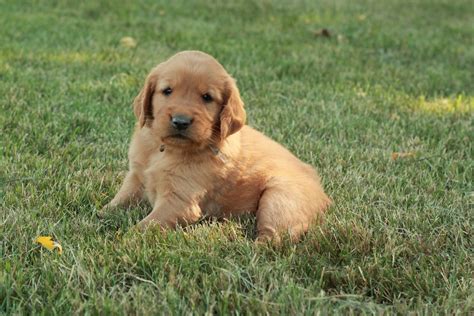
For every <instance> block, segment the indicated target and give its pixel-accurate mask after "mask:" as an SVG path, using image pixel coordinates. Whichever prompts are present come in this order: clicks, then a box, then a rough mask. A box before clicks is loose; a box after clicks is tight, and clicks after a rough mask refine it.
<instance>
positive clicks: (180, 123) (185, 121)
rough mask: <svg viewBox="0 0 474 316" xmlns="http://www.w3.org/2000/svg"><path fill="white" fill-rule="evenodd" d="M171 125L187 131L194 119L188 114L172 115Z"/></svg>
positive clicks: (181, 130) (178, 129)
mask: <svg viewBox="0 0 474 316" xmlns="http://www.w3.org/2000/svg"><path fill="white" fill-rule="evenodd" d="M170 121H171V126H172V127H173V128H174V129H175V130H177V131H180V132H183V131H185V130H186V129H188V127H189V126H190V125H191V124H192V123H193V119H192V118H191V117H189V116H187V115H183V114H176V115H173V116H172V117H171V120H170Z"/></svg>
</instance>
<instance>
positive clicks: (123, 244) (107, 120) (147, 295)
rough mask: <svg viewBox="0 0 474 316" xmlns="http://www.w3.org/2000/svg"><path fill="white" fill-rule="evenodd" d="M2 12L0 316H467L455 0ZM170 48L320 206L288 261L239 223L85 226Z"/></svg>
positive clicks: (111, 189) (461, 62) (465, 194)
mask: <svg viewBox="0 0 474 316" xmlns="http://www.w3.org/2000/svg"><path fill="white" fill-rule="evenodd" d="M80 3H82V4H80ZM0 7H1V10H0V38H1V45H0V132H1V138H0V140H1V143H0V145H1V146H0V148H1V160H0V187H1V190H0V236H1V243H0V256H1V261H0V314H2V313H6V314H15V313H18V314H24V313H33V314H37V313H42V312H43V313H45V314H60V315H67V314H71V313H81V314H82V313H88V314H98V313H106V314H108V313H113V314H145V313H158V312H165V313H185V312H192V311H195V312H198V313H204V312H206V311H208V312H210V313H219V314H221V313H223V314H226V313H229V312H235V313H236V312H237V311H240V313H244V314H246V313H271V314H274V313H282V314H286V313H292V314H300V313H305V314H314V313H316V311H317V310H320V311H323V313H324V312H326V313H327V312H331V311H332V312H338V313H347V312H351V311H355V312H362V313H382V312H398V313H401V314H404V313H407V312H409V311H417V312H421V313H432V312H441V313H446V312H447V313H455V312H456V313H460V314H468V313H472V312H473V311H474V283H473V271H474V259H473V258H474V251H473V249H474V240H473V236H474V215H473V213H474V212H473V208H472V205H473V197H474V194H473V191H474V189H473V178H474V174H473V166H474V162H473V156H474V150H473V149H474V146H473V116H474V115H473V114H474V41H473V38H474V20H473V16H474V6H473V5H472V1H471V0H457V1H454V0H453V1H444V0H436V1H429V0H416V1H414V0H410V1H408V0H406V1H398V0H397V1H392V0H383V1H375V0H373V1H350V0H346V1H332V0H324V1H319V0H318V1H275V2H273V1H240V0H239V1H228V2H222V3H221V4H217V5H216V4H214V1H198V2H194V1H193V2H191V1H184V0H180V1H173V2H172V3H167V2H163V3H158V2H156V1H151V0H150V1H140V2H135V1H129V2H127V4H125V1H121V2H120V3H119V1H87V2H80V1H32V2H31V3H30V2H26V1H5V0H0ZM321 28H328V29H329V30H330V32H331V36H330V37H329V38H326V37H322V36H316V35H315V31H317V30H318V29H321ZM126 36H130V37H132V38H134V39H135V40H136V43H137V45H136V46H135V47H129V46H127V45H123V44H121V39H122V38H123V37H126ZM185 49H198V50H203V51H205V52H208V53H210V54H212V55H214V56H215V57H216V58H217V59H218V60H219V61H221V63H222V64H223V65H224V66H225V67H226V68H227V69H228V71H229V72H230V73H231V74H232V75H233V76H234V77H235V78H236V79H237V80H238V84H239V87H240V90H241V94H242V97H243V99H244V102H245V103H246V107H247V113H248V117H249V122H248V123H249V124H250V125H252V126H254V127H256V128H257V129H259V130H261V131H263V132H264V133H266V134H267V135H269V136H271V137H272V138H273V139H275V140H277V141H279V142H280V143H282V144H284V145H285V146H286V147H288V148H289V149H291V150H292V151H293V152H294V153H295V154H297V156H299V157H300V158H301V159H302V160H304V161H306V162H308V163H310V164H312V165H314V166H315V167H316V168H317V169H318V170H319V172H320V174H321V177H322V179H323V183H324V186H325V188H326V190H327V192H328V193H329V195H330V196H331V197H332V198H333V200H334V202H335V203H334V205H333V206H332V207H331V208H330V209H329V211H328V213H327V217H326V221H325V223H324V224H322V225H321V226H319V227H315V228H314V229H313V230H312V231H310V232H309V233H308V234H307V235H306V237H305V238H304V239H303V240H302V241H301V242H300V243H298V244H293V245H292V244H290V243H284V244H283V245H282V246H281V247H279V248H276V247H271V246H269V245H268V246H265V245H255V244H254V242H253V239H254V237H255V232H254V224H255V223H254V221H253V219H252V218H251V217H249V218H243V219H241V220H233V221H228V222H215V221H205V222H201V223H199V224H197V225H194V226H192V227H190V228H188V229H184V230H180V231H176V232H169V233H163V234H162V233H159V232H157V231H149V232H147V233H146V234H140V233H136V232H131V231H130V228H131V227H132V226H133V225H134V224H135V223H136V222H137V221H138V220H139V219H140V218H142V217H143V216H144V215H145V214H146V213H147V211H149V210H150V208H149V206H148V205H145V204H144V205H141V206H139V207H135V208H132V209H130V210H123V211H121V212H119V213H118V215H116V216H111V217H108V218H106V219H102V220H99V219H98V218H97V217H96V212H97V210H98V209H100V208H101V206H102V205H104V204H105V203H107V202H108V201H109V200H110V199H111V198H112V197H113V195H114V193H115V192H116V191H117V189H118V187H119V185H120V184H121V181H122V179H123V176H124V172H125V170H126V168H127V148H128V142H129V139H130V136H131V131H132V128H133V125H134V120H135V119H134V116H133V113H132V110H131V103H132V100H133V98H134V96H135V95H136V94H137V93H138V91H139V89H140V87H141V85H142V83H143V81H144V78H145V76H146V74H147V73H148V71H149V70H150V68H151V67H152V66H154V65H155V64H157V63H158V62H160V61H162V60H163V59H165V58H167V57H169V56H170V55H172V54H174V53H176V52H178V51H180V50H185ZM392 153H408V156H407V157H401V158H398V159H395V160H394V159H392ZM38 235H51V236H54V237H55V238H56V239H57V240H58V241H59V242H60V243H61V244H62V246H63V248H64V252H63V254H62V255H61V256H60V255H58V254H57V253H51V252H49V251H47V250H45V249H41V248H39V247H38V246H36V245H35V244H34V243H33V240H34V238H35V237H37V236H38Z"/></svg>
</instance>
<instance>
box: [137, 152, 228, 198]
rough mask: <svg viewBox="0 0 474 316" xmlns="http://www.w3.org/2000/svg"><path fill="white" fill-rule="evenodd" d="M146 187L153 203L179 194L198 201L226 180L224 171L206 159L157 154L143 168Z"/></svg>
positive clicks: (181, 196)
mask: <svg viewBox="0 0 474 316" xmlns="http://www.w3.org/2000/svg"><path fill="white" fill-rule="evenodd" d="M143 178H144V186H145V191H146V194H147V197H148V199H149V200H150V202H151V203H152V204H153V203H154V201H156V199H157V198H172V197H173V196H179V197H180V199H184V200H186V201H188V202H197V203H199V202H200V201H201V200H202V199H204V198H205V197H206V196H207V195H208V194H209V192H213V191H214V188H215V187H216V186H221V184H222V183H224V182H225V175H224V174H223V172H222V170H219V169H218V168H215V166H214V165H212V164H209V163H206V162H205V161H191V162H190V161H185V160H182V159H179V157H178V159H177V158H176V157H171V158H170V157H167V156H166V155H163V154H161V155H156V156H155V157H152V158H151V159H150V161H149V163H148V166H147V168H145V170H144V177H143Z"/></svg>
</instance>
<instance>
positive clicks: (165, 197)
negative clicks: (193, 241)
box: [105, 51, 330, 239]
mask: <svg viewBox="0 0 474 316" xmlns="http://www.w3.org/2000/svg"><path fill="white" fill-rule="evenodd" d="M167 88H170V89H169V90H167ZM169 91H172V92H171V93H170V94H169V95H166V93H167V92H169ZM204 94H208V96H211V97H212V100H211V101H210V102H209V100H207V101H206V100H204V99H203V95H204ZM208 96H206V97H208ZM134 113H135V116H136V117H137V124H136V128H135V132H134V134H133V137H132V141H131V144H130V150H129V163H130V166H129V172H128V174H127V176H126V178H125V180H124V183H123V185H122V187H121V188H120V190H119V192H118V193H117V195H116V196H115V197H114V199H113V200H112V201H111V202H110V203H109V204H108V205H106V207H105V209H107V210H108V209H111V208H114V207H117V206H120V205H124V204H127V203H129V202H130V201H133V200H140V199H142V198H147V199H148V201H149V202H150V203H151V204H152V205H153V210H152V212H151V213H150V214H149V215H148V216H147V217H146V218H145V219H143V220H142V221H141V222H140V223H139V224H138V227H140V228H144V227H146V226H148V225H150V224H152V223H153V224H158V225H160V226H161V227H164V228H174V227H176V225H187V224H192V223H194V222H196V221H197V220H198V219H199V218H200V217H201V216H202V215H204V214H206V215H211V216H217V217H229V216H233V215H238V214H241V213H244V212H251V213H254V214H256V216H257V232H258V238H259V239H266V238H278V236H279V235H280V234H281V233H284V232H288V233H289V234H290V236H292V237H293V238H294V239H296V238H298V236H300V235H301V233H303V232H305V231H306V230H307V229H308V226H309V225H310V224H311V223H312V222H313V221H314V220H315V218H316V217H317V216H318V215H320V214H322V213H323V212H324V210H325V209H326V208H327V207H328V206H329V204H330V199H329V198H328V197H327V195H326V194H325V193H324V191H323V188H322V186H321V184H320V181H319V177H318V175H317V173H316V171H315V170H314V169H313V168H312V167H311V166H310V165H308V164H305V163H303V162H301V161H300V160H298V159H297V158H296V157H295V156H294V155H292V154H291V153H290V152H289V151H288V150H287V149H285V148H284V147H283V146H281V145H280V144H278V143H276V142H274V141H273V140H271V139H269V138H267V137H266V136H264V135H263V134H261V133H260V132H258V131H256V130H254V129H253V128H251V127H249V126H247V125H245V110H244V104H243V102H242V100H241V98H240V94H239V91H238V89H237V86H236V84H235V81H234V80H233V79H232V78H231V77H230V76H229V74H228V73H227V72H226V71H225V69H224V68H223V67H222V66H221V65H220V64H219V63H218V62H217V61H216V60H215V59H214V58H213V57H211V56H209V55H207V54H205V53H202V52H198V51H185V52H181V53H178V54H176V55H174V56H173V57H171V58H170V59H168V60H167V61H165V62H163V63H161V64H159V65H158V66H157V67H155V68H154V69H153V70H152V71H151V73H150V74H149V75H148V77H147V79H146V81H145V85H144V87H143V89H142V91H141V92H140V94H139V95H138V96H137V97H136V98H135V101H134ZM177 114H180V115H181V114H182V115H186V116H187V117H192V119H193V121H192V124H191V125H190V126H189V128H188V129H187V130H186V131H185V132H183V133H180V134H179V135H177V134H176V133H175V130H174V129H173V127H172V126H171V124H170V120H171V118H172V117H173V116H174V115H177Z"/></svg>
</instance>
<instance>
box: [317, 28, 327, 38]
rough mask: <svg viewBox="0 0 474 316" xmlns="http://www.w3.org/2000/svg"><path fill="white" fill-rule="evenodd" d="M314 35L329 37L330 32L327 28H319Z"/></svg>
mask: <svg viewBox="0 0 474 316" xmlns="http://www.w3.org/2000/svg"><path fill="white" fill-rule="evenodd" d="M314 35H315V36H318V37H326V38H329V37H331V32H329V30H328V29H320V30H317V31H315V32H314Z"/></svg>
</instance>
